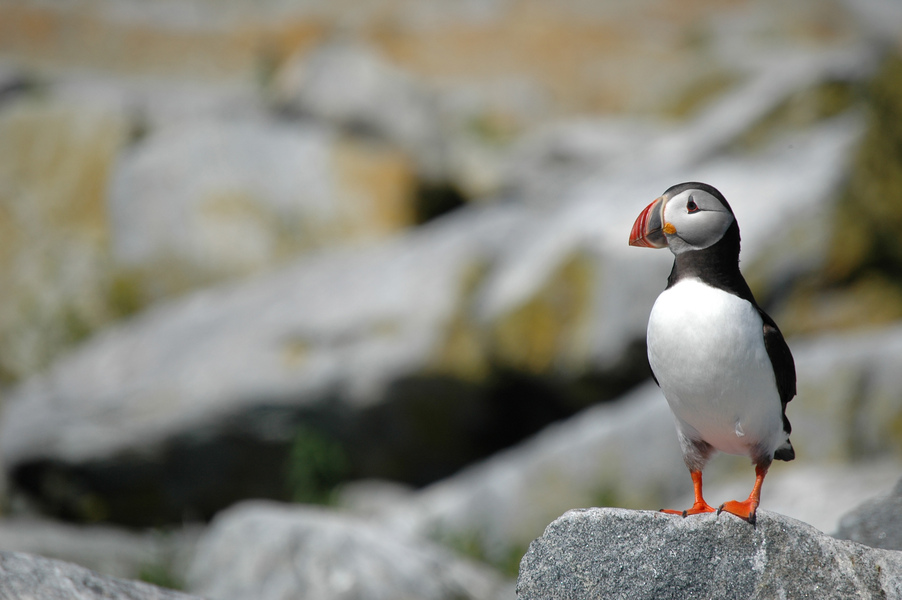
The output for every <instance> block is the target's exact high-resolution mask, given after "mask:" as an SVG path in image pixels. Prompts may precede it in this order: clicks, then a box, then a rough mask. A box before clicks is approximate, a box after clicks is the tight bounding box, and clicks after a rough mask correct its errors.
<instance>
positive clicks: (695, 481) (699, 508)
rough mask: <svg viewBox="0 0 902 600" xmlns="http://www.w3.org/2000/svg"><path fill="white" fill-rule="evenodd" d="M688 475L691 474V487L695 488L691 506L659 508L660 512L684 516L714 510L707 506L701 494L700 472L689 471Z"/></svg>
mask: <svg viewBox="0 0 902 600" xmlns="http://www.w3.org/2000/svg"><path fill="white" fill-rule="evenodd" d="M689 475H691V476H692V487H693V488H694V490H695V503H694V504H693V505H692V508H689V509H686V510H669V509H661V512H663V513H667V514H671V515H683V516H684V517H685V516H688V515H697V514H700V513H709V512H714V508H713V507H711V506H708V503H707V502H705V499H704V497H703V496H702V472H701V471H689Z"/></svg>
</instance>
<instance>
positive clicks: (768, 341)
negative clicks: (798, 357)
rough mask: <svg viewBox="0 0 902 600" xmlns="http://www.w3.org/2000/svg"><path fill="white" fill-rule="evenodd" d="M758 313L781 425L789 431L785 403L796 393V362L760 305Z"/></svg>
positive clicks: (778, 330) (780, 334)
mask: <svg viewBox="0 0 902 600" xmlns="http://www.w3.org/2000/svg"><path fill="white" fill-rule="evenodd" d="M758 314H759V315H761V320H762V321H764V347H765V349H767V356H768V357H769V358H770V363H771V365H773V367H774V378H775V379H776V380H777V393H779V394H780V401H781V402H782V403H783V426H784V429H785V430H786V433H789V432H790V430H791V428H790V426H789V420H787V418H786V403H787V402H789V401H790V400H792V398H793V396H795V395H796V364H795V361H794V360H793V359H792V352H790V350H789V346H788V345H787V344H786V340H785V339H783V334H782V333H780V328H779V327H777V324H776V323H775V322H774V320H773V319H771V318H770V315H768V314H767V313H766V312H764V311H763V310H761V308H760V307H759V308H758Z"/></svg>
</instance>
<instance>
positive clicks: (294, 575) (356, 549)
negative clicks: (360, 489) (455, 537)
mask: <svg viewBox="0 0 902 600" xmlns="http://www.w3.org/2000/svg"><path fill="white" fill-rule="evenodd" d="M189 589H191V590H192V591H194V592H195V593H198V594H200V595H203V596H206V597H209V598H213V599H214V600H243V599H246V598H255V599H256V600H289V599H292V598H304V599H305V600H338V599H343V600H352V599H353V600H396V599H397V600H400V599H406V598H410V599H414V598H416V599H418V600H462V599H465V598H469V599H473V600H489V599H491V600H496V599H497V600H501V599H502V598H513V584H512V582H508V581H506V580H504V579H503V578H502V577H501V576H500V575H498V574H497V573H495V572H493V571H492V570H490V569H488V568H487V567H484V566H481V565H479V564H477V563H475V562H471V561H468V560H465V559H463V558H460V557H458V556H455V555H454V554H453V553H452V552H450V551H449V550H448V549H446V548H444V547H441V546H438V545H437V544H435V543H432V542H428V541H425V540H422V539H417V538H413V537H409V536H405V535H399V534H397V533H396V532H394V531H391V530H390V529H387V528H385V527H383V526H380V525H375V524H373V523H370V522H368V521H366V520H363V519H359V518H356V517H352V516H347V515H342V514H340V513H336V512H331V511H329V510H327V509H323V508H314V507H300V506H297V505H295V506H291V505H280V504H275V503H267V502H259V501H258V502H246V503H242V504H240V505H237V506H235V507H233V508H230V509H228V510H227V511H224V512H222V513H221V514H220V515H218V516H217V517H216V519H215V520H214V522H213V524H212V525H211V528H210V530H209V532H208V533H207V534H206V535H205V536H204V538H203V539H202V540H201V542H200V544H199V546H198V551H197V553H196V555H195V559H194V561H193V564H192V566H191V570H190V573H189Z"/></svg>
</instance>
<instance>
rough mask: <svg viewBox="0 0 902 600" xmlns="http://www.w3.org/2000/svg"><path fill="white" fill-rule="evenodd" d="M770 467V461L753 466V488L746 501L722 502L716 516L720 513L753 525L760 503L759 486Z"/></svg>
mask: <svg viewBox="0 0 902 600" xmlns="http://www.w3.org/2000/svg"><path fill="white" fill-rule="evenodd" d="M768 467H770V461H766V462H761V463H758V464H756V465H755V486H754V487H753V488H752V493H751V494H749V497H748V500H745V501H744V502H738V501H736V500H730V501H729V502H724V503H723V504H721V505H720V508H718V509H717V514H720V513H721V512H722V511H725V512H728V513H730V514H732V515H736V516H737V517H739V518H741V519H745V520H746V521H748V522H749V523H751V524H752V525H754V524H755V512H756V511H757V510H758V504H759V502H760V501H761V484H762V483H764V476H765V475H767V469H768Z"/></svg>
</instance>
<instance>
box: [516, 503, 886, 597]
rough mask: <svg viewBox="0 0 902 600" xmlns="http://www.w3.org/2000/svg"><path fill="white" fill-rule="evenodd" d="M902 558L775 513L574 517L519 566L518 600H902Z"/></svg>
mask: <svg viewBox="0 0 902 600" xmlns="http://www.w3.org/2000/svg"><path fill="white" fill-rule="evenodd" d="M900 594H902V553H899V552H893V551H887V550H874V549H872V548H868V547H866V546H862V545H860V544H855V543H852V542H846V541H839V540H836V539H834V538H832V537H830V536H828V535H826V534H823V533H821V532H819V531H817V530H816V529H814V528H812V527H810V526H808V525H806V524H804V523H801V522H798V521H795V520H793V519H790V518H787V517H783V516H781V515H778V514H776V513H771V512H768V511H759V512H758V522H757V524H756V525H755V526H754V527H753V526H751V525H749V524H748V523H747V522H745V521H742V520H740V519H737V518H735V517H733V516H732V515H728V514H722V515H719V516H715V515H714V514H707V515H698V516H694V517H688V518H685V519H684V518H682V517H679V516H676V515H664V514H662V513H653V512H636V511H628V510H620V509H602V508H594V509H586V510H575V511H570V512H568V513H566V514H564V515H563V516H561V517H560V518H559V519H557V520H556V521H554V522H553V523H551V524H550V525H549V526H548V528H547V529H546V530H545V533H544V534H543V535H542V536H541V537H540V538H538V539H537V540H535V541H534V542H533V544H532V545H531V546H530V549H529V552H527V553H526V555H525V556H524V557H523V560H522V562H521V563H520V578H519V581H518V586H517V596H518V598H519V599H520V600H564V599H573V600H593V599H596V598H597V599H602V598H604V599H630V600H643V599H646V598H648V599H652V598H680V599H683V600H692V599H695V598H734V599H736V600H746V599H753V598H754V599H762V600H764V599H768V600H770V599H773V598H818V599H836V600H839V599H847V598H898V597H900Z"/></svg>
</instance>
